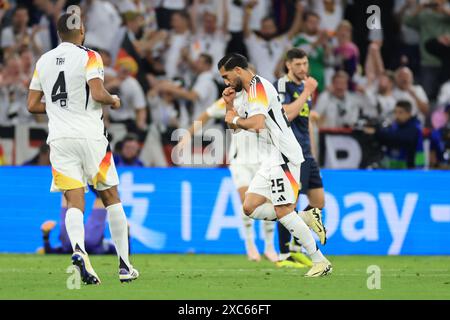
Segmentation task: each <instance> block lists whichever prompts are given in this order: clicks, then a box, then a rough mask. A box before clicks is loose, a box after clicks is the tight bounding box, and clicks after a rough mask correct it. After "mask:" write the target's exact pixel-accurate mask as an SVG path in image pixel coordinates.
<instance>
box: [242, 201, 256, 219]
mask: <svg viewBox="0 0 450 320" xmlns="http://www.w3.org/2000/svg"><path fill="white" fill-rule="evenodd" d="M242 208H243V210H244V214H245V215H246V216H250V215H251V214H252V213H253V211H255V209H256V208H255V206H254V205H253V204H252V203H251V202H250V201H244V204H243V206H242Z"/></svg>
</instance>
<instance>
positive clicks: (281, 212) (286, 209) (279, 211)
mask: <svg viewBox="0 0 450 320" xmlns="http://www.w3.org/2000/svg"><path fill="white" fill-rule="evenodd" d="M294 209H295V204H287V205H282V206H276V207H275V213H276V215H277V219H281V218H283V217H284V216H286V215H288V214H289V213H291V212H293V211H294Z"/></svg>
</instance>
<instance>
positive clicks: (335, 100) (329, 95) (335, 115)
mask: <svg viewBox="0 0 450 320" xmlns="http://www.w3.org/2000/svg"><path fill="white" fill-rule="evenodd" d="M348 80H349V76H348V74H347V73H346V72H345V71H336V73H335V74H334V75H333V77H332V83H331V88H330V89H329V90H327V91H324V92H322V93H321V94H320V95H319V98H318V100H317V105H316V108H315V111H316V113H317V114H318V117H319V118H318V119H317V120H318V123H319V126H320V127H323V128H342V127H353V126H354V125H355V124H356V122H357V121H358V118H359V115H360V113H361V110H362V108H363V106H364V100H363V98H362V97H361V96H359V95H358V94H356V93H353V92H350V91H349V90H348Z"/></svg>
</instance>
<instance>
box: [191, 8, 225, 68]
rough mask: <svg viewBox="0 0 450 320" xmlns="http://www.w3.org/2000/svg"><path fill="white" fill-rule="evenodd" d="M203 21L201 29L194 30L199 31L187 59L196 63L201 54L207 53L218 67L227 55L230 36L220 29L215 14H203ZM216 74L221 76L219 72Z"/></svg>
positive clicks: (193, 39)
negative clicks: (226, 50)
mask: <svg viewBox="0 0 450 320" xmlns="http://www.w3.org/2000/svg"><path fill="white" fill-rule="evenodd" d="M202 21H203V25H200V27H201V28H200V29H198V28H197V27H195V28H194V30H196V29H197V31H196V32H195V35H194V36H193V38H192V41H191V45H190V46H189V54H188V56H187V58H188V59H189V60H191V61H195V60H197V59H198V57H199V56H200V54H202V53H207V54H209V55H210V56H211V57H212V58H213V65H216V64H217V63H218V62H219V60H220V59H221V58H222V57H223V56H224V55H225V49H226V45H227V40H228V39H229V35H228V34H225V33H224V32H223V30H221V29H220V28H218V25H217V17H216V15H215V14H214V13H212V12H209V11H205V12H204V13H203V19H202ZM192 24H193V25H195V24H194V20H192ZM216 73H217V75H218V76H220V75H219V71H217V72H216Z"/></svg>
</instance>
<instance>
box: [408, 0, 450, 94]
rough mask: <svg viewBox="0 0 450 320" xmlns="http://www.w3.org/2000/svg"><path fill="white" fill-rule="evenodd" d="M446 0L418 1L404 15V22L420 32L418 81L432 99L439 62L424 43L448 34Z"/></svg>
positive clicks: (449, 25)
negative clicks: (418, 2)
mask: <svg viewBox="0 0 450 320" xmlns="http://www.w3.org/2000/svg"><path fill="white" fill-rule="evenodd" d="M446 2H447V1H446V0H429V1H424V2H422V3H420V4H419V5H418V6H417V7H416V9H415V10H414V12H412V13H411V14H410V15H406V16H405V17H404V23H405V24H406V25H407V26H409V27H411V28H414V29H415V30H417V31H418V32H419V34H420V56H421V61H420V65H421V72H420V80H421V81H420V82H421V84H422V86H423V87H424V89H425V92H426V93H427V95H428V97H429V98H430V99H434V98H435V97H436V94H437V90H438V88H439V77H440V71H441V70H440V68H441V62H440V61H439V59H438V58H437V57H435V56H434V55H432V54H430V53H429V52H428V51H427V49H426V47H425V44H426V43H427V42H428V41H429V40H430V39H434V38H438V37H439V36H442V35H444V34H450V9H449V7H448V4H447V3H446Z"/></svg>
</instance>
